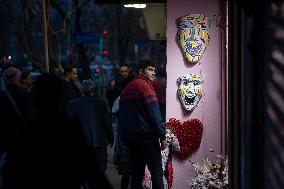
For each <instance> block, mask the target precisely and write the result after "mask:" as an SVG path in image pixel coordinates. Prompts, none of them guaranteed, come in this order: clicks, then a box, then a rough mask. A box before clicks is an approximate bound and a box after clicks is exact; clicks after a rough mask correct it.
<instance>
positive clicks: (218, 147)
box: [166, 0, 226, 189]
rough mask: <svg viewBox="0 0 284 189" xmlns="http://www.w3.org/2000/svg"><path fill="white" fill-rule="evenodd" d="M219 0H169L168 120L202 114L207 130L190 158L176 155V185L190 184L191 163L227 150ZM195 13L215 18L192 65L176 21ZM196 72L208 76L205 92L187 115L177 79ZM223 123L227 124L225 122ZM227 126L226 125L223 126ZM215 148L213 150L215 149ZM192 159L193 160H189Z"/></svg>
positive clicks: (178, 187)
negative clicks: (181, 46) (181, 47)
mask: <svg viewBox="0 0 284 189" xmlns="http://www.w3.org/2000/svg"><path fill="white" fill-rule="evenodd" d="M219 2H220V1H219V0H210V1H208V0H179V1H176V0H168V1H167V113H166V117H167V120H168V119H169V118H176V119H180V120H183V121H184V120H187V119H190V118H198V119H199V120H201V121H202V123H203V124H204V132H203V137H202V141H201V145H200V148H199V150H198V151H197V152H195V153H194V154H192V156H190V157H189V158H188V159H187V160H184V161H179V160H177V159H174V161H173V166H174V183H173V188H174V189H183V188H189V187H190V186H189V181H191V178H192V176H193V175H194V173H195V172H194V169H193V167H192V165H191V163H190V161H193V162H200V163H202V161H203V159H205V158H207V157H208V158H209V160H211V161H215V159H216V158H215V157H216V156H215V155H216V154H220V153H221V151H223V149H222V146H224V142H223V138H222V136H223V134H222V133H223V132H224V131H223V130H224V127H225V121H224V120H225V116H226V115H224V112H225V111H224V109H225V106H224V99H225V96H224V91H225V88H224V83H226V81H224V78H225V76H226V74H225V71H224V70H225V67H224V65H223V66H222V64H223V63H222V62H224V61H223V60H224V55H223V52H224V51H225V49H224V46H223V45H221V44H223V41H224V39H225V38H224V37H221V36H222V30H221V28H220V27H217V26H216V17H217V15H218V13H219V8H220V7H219V6H220V5H219ZM191 13H197V14H203V15H205V16H207V17H208V18H209V19H210V20H211V27H210V29H209V35H210V41H209V46H208V47H207V48H206V51H205V53H204V55H203V57H202V59H201V61H200V63H198V64H196V65H194V66H192V67H190V66H188V65H187V64H186V63H184V61H183V58H182V54H181V52H180V50H179V48H178V46H177V44H176V42H175V36H176V31H177V29H176V25H175V19H176V18H178V17H180V16H184V15H187V14H191ZM188 73H196V74H200V75H202V76H203V77H204V85H203V89H204V94H203V97H202V98H201V100H200V102H199V104H198V107H196V108H195V110H194V111H193V112H192V114H190V115H184V114H183V110H182V107H181V104H180V103H179V100H178V99H177V95H176V92H177V84H176V80H177V78H178V77H179V76H181V75H184V74H188ZM222 125H223V126H222ZM222 128H223V129H222ZM210 149H212V150H213V152H210V151H212V150H210ZM189 160H190V161H189Z"/></svg>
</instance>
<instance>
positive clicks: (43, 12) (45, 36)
mask: <svg viewBox="0 0 284 189" xmlns="http://www.w3.org/2000/svg"><path fill="white" fill-rule="evenodd" d="M41 3H42V18H43V31H44V51H45V71H46V72H47V73H49V56H48V37H47V19H46V8H45V0H41Z"/></svg>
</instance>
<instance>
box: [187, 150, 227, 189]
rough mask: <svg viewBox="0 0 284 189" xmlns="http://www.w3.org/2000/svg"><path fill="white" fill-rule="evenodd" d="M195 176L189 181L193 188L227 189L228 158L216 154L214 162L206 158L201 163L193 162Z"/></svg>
mask: <svg viewBox="0 0 284 189" xmlns="http://www.w3.org/2000/svg"><path fill="white" fill-rule="evenodd" d="M193 167H194V169H195V171H196V176H195V177H194V178H193V179H192V181H191V182H190V184H191V186H192V188H193V189H205V188H209V189H217V188H220V189H227V188H229V184H228V158H227V157H223V156H222V155H217V160H216V162H215V163H211V162H210V161H209V160H208V159H206V160H204V162H203V164H202V165H199V164H198V163H193Z"/></svg>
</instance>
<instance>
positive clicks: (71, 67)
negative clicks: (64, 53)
mask: <svg viewBox="0 0 284 189" xmlns="http://www.w3.org/2000/svg"><path fill="white" fill-rule="evenodd" d="M73 68H76V67H75V66H73V65H66V66H65V67H64V76H67V75H68V74H69V73H71V72H72V69H73Z"/></svg>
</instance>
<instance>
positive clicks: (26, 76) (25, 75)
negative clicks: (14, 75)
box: [21, 72, 31, 82]
mask: <svg viewBox="0 0 284 189" xmlns="http://www.w3.org/2000/svg"><path fill="white" fill-rule="evenodd" d="M29 75H31V73H30V72H23V73H22V74H21V82H23V81H24V80H25V79H27V78H28V76H29Z"/></svg>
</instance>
